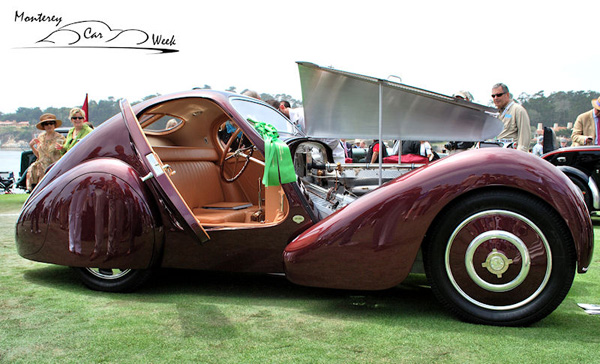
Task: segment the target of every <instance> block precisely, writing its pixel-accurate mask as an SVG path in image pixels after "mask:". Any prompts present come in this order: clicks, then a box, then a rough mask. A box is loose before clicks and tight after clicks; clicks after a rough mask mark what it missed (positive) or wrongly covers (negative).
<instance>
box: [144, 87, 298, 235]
mask: <svg viewBox="0 0 600 364" xmlns="http://www.w3.org/2000/svg"><path fill="white" fill-rule="evenodd" d="M145 114H147V115H150V116H152V118H151V119H149V120H152V119H158V118H159V117H160V116H165V115H166V116H165V117H177V118H179V119H181V120H184V122H183V125H182V126H181V127H180V128H176V129H174V130H173V131H168V132H162V133H155V132H152V131H149V132H146V137H147V139H148V141H149V142H150V144H151V146H152V148H153V150H154V152H155V153H156V154H157V155H158V156H159V157H160V159H161V161H162V163H163V164H168V165H169V166H170V167H171V169H172V170H174V171H175V174H173V175H171V176H170V178H171V181H172V182H173V184H174V185H175V187H176V188H177V190H178V192H179V194H180V195H181V196H182V198H183V200H184V201H185V202H186V204H187V205H188V207H189V208H190V210H191V211H192V212H193V213H194V215H195V217H196V218H197V219H198V221H199V222H200V224H202V225H203V226H209V227H211V226H215V227H219V226H226V227H236V226H240V227H243V226H248V225H249V224H273V223H278V222H280V221H282V220H283V219H284V218H285V216H286V215H287V211H288V210H289V208H288V204H287V199H286V198H285V194H284V192H283V188H282V187H281V186H273V187H268V188H265V187H264V186H263V185H262V183H261V180H262V175H263V172H264V157H263V156H262V155H261V153H259V152H258V151H255V152H254V154H253V156H252V159H251V160H250V162H249V164H248V166H247V168H246V169H245V170H244V172H243V173H242V174H241V175H240V176H239V178H238V179H236V180H235V181H234V182H232V183H227V182H225V181H224V180H223V179H222V178H221V174H220V172H221V171H220V167H219V163H220V157H221V155H222V153H224V150H223V149H224V143H223V142H222V141H220V139H219V136H218V131H219V128H222V127H223V126H224V124H225V122H226V121H227V120H230V118H229V117H228V115H227V114H226V113H225V112H224V111H223V110H222V109H221V108H220V107H218V106H217V105H216V104H215V103H213V102H212V101H210V100H207V99H201V98H194V99H180V100H172V101H170V102H167V103H163V104H160V105H158V106H155V107H154V108H152V109H149V110H146V111H145ZM142 118H143V116H142ZM232 162H234V161H233V159H231V160H229V161H226V162H225V173H226V175H228V176H233V175H235V174H234V172H233V171H232V170H233V169H234V168H233V167H234V165H235V164H234V163H232ZM239 167H240V166H239V164H238V165H237V167H236V168H238V170H239ZM259 191H260V192H259ZM259 195H260V201H259ZM223 202H235V203H245V204H248V203H250V204H251V207H246V208H243V209H239V210H235V209H207V208H205V207H206V206H208V205H213V204H217V203H223ZM259 205H260V210H261V211H262V212H263V213H262V214H261V218H260V219H257V218H256V215H257V211H258V210H259ZM253 215H255V216H253Z"/></svg>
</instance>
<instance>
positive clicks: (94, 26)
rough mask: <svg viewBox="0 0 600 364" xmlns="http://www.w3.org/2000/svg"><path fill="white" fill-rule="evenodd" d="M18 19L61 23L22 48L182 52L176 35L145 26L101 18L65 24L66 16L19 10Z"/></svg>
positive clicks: (16, 14) (16, 19)
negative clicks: (149, 30)
mask: <svg viewBox="0 0 600 364" xmlns="http://www.w3.org/2000/svg"><path fill="white" fill-rule="evenodd" d="M15 22H25V23H49V24H54V26H55V27H57V28H56V29H55V30H53V31H52V32H50V33H49V34H47V35H42V37H41V39H39V40H37V41H36V42H35V44H36V45H35V46H31V47H20V48H105V49H134V50H146V51H148V50H150V51H157V52H159V53H174V52H179V50H178V49H175V46H176V45H177V44H176V42H175V35H164V34H155V33H150V34H149V33H147V32H145V31H143V30H141V29H116V28H112V27H111V26H109V25H108V24H107V23H105V22H103V21H100V20H81V21H76V22H72V23H69V24H65V25H62V26H61V24H62V23H63V19H62V16H56V15H46V14H43V13H39V14H26V13H25V12H19V11H18V10H17V11H16V12H15Z"/></svg>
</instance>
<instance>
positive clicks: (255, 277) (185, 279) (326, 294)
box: [24, 265, 596, 342]
mask: <svg viewBox="0 0 600 364" xmlns="http://www.w3.org/2000/svg"><path fill="white" fill-rule="evenodd" d="M24 276H25V279H26V280H27V281H29V282H31V283H33V284H37V285H40V286H45V287H52V288H55V289H58V290H64V291H68V292H69V294H76V295H85V296H89V297H90V298H95V297H98V296H99V295H101V296H102V297H103V298H104V299H106V298H109V299H111V300H114V301H115V302H121V303H122V302H127V301H130V302H135V303H140V302H141V303H143V302H148V303H162V304H174V305H175V306H176V307H177V310H178V313H179V316H180V319H181V321H182V323H185V325H187V326H186V327H187V328H188V329H187V330H186V332H188V333H193V332H196V329H195V328H197V325H196V324H194V322H196V321H197V320H200V321H199V322H198V325H204V323H202V322H203V321H202V320H204V319H206V317H208V316H210V317H212V316H215V315H216V312H217V311H220V310H219V309H218V306H221V305H243V306H245V307H252V308H255V309H256V311H257V315H258V314H260V313H261V312H263V313H264V312H265V310H266V311H267V312H268V311H269V308H285V309H286V310H298V312H299V313H302V314H305V315H312V316H316V317H323V318H326V319H330V318H336V319H340V320H351V321H358V322H369V323H372V322H376V323H377V324H380V325H385V326H391V327H392V326H397V325H401V326H402V327H404V328H407V329H411V328H415V329H419V330H421V329H423V328H424V327H429V328H431V329H432V330H447V331H451V332H460V331H461V330H477V331H478V332H479V333H480V334H481V335H489V336H494V335H497V333H498V330H499V329H498V328H497V327H491V326H482V325H472V324H467V323H463V322H461V321H459V320H458V319H457V318H455V317H454V316H453V315H451V314H450V313H448V311H446V310H445V309H444V307H443V306H442V305H441V304H440V303H439V302H438V301H437V300H436V299H435V297H434V296H433V293H432V291H431V289H430V288H429V286H428V285H427V279H426V278H425V276H424V275H411V276H409V277H408V278H407V279H406V280H405V281H404V282H403V283H402V284H400V285H398V286H396V287H393V288H390V289H387V290H382V291H348V290H336V289H325V288H314V287H304V286H298V285H295V284H293V283H291V282H289V281H288V280H287V279H286V278H285V277H284V276H282V275H268V274H241V273H223V272H204V271H190V270H176V269H163V270H159V271H157V272H156V273H155V275H154V276H153V278H152V279H151V280H150V281H149V282H147V283H146V284H145V285H144V286H142V287H141V288H140V289H139V290H138V291H136V292H133V293H106V292H97V291H92V290H89V289H87V288H86V287H85V286H83V284H82V283H81V282H80V281H79V279H78V276H77V274H76V272H74V271H73V270H72V269H69V268H66V267H61V266H52V265H49V266H43V267H40V268H35V269H30V270H27V271H26V272H25V273H24ZM575 289H576V290H577V288H575ZM217 316H218V315H217ZM192 318H194V319H193V320H192ZM594 318H596V317H591V319H590V316H587V315H585V314H582V312H581V311H580V309H579V308H578V307H577V306H576V304H575V302H573V299H569V297H567V299H566V300H565V302H563V304H562V305H561V306H560V307H559V308H558V309H557V310H556V311H555V312H554V313H552V314H551V315H550V316H549V317H547V318H545V319H544V320H542V321H540V322H538V323H535V324H533V325H531V326H530V327H529V328H530V329H531V330H529V329H528V328H525V329H523V328H506V329H503V330H504V331H503V334H504V335H514V336H515V337H531V338H536V337H538V336H539V333H540V331H539V329H542V330H543V329H544V328H547V329H556V328H557V327H560V328H561V332H562V333H563V334H561V335H560V337H553V338H550V337H549V338H547V339H548V340H551V341H552V340H557V341H561V342H562V341H570V340H571V339H573V340H577V337H578V336H577V333H578V332H580V330H582V328H584V330H585V327H590V329H591V327H592V326H590V325H593V324H594V322H592V321H593V320H594ZM569 332H570V333H571V334H572V335H570V334H568V333H569ZM230 334H232V333H230ZM190 335H193V334H190Z"/></svg>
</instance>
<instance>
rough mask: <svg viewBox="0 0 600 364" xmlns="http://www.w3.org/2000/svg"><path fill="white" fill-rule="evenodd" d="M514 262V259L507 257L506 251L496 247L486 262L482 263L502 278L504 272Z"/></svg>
mask: <svg viewBox="0 0 600 364" xmlns="http://www.w3.org/2000/svg"><path fill="white" fill-rule="evenodd" d="M512 262H513V261H512V259H509V258H507V257H506V255H504V253H502V252H499V251H498V250H497V249H496V248H494V249H493V250H492V252H491V253H490V254H489V255H488V256H487V258H486V260H485V262H483V263H481V266H482V267H484V268H487V270H488V271H489V272H490V273H492V274H494V275H496V277H498V278H502V274H503V273H504V272H506V271H507V270H508V266H509V265H510V264H511V263H512Z"/></svg>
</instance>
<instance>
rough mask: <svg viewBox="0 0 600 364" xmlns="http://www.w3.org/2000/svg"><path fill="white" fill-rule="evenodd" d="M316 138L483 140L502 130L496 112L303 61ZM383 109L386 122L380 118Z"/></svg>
mask: <svg viewBox="0 0 600 364" xmlns="http://www.w3.org/2000/svg"><path fill="white" fill-rule="evenodd" d="M298 68H299V71H300V82H301V84H302V99H303V104H304V118H305V124H306V133H307V134H308V135H309V136H313V137H323V138H324V137H334V138H360V139H378V138H379V135H380V134H379V126H380V120H381V133H382V134H381V135H382V136H383V138H385V139H404V140H460V141H480V140H486V139H490V138H493V137H495V136H497V135H498V134H499V133H500V132H501V131H502V127H503V125H502V122H501V121H500V120H499V119H497V118H496V117H494V115H495V114H496V109H494V108H490V107H487V106H483V105H479V104H475V103H472V102H468V101H464V100H459V99H455V98H453V97H450V96H446V95H442V94H438V93H435V92H431V91H427V90H423V89H419V88H416V87H412V86H408V85H404V84H401V83H396V82H391V81H388V80H382V79H378V78H374V77H369V76H363V75H359V74H355V73H349V72H344V71H340V70H335V69H332V68H324V67H320V66H318V65H316V64H313V63H307V62H298ZM380 110H381V117H380Z"/></svg>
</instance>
